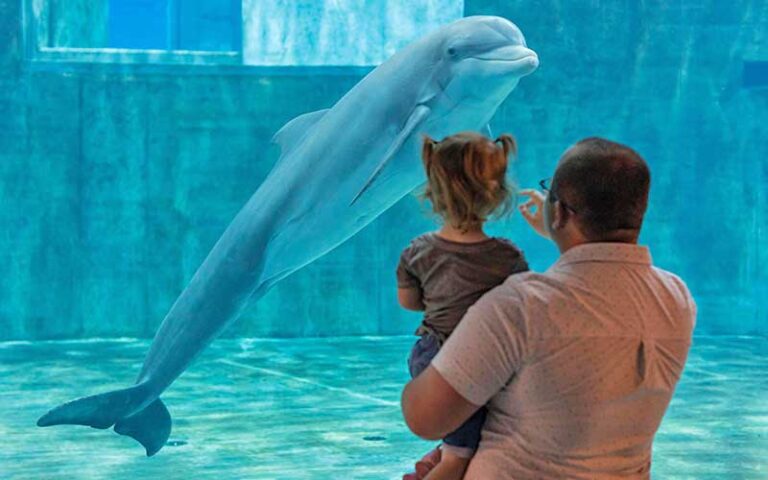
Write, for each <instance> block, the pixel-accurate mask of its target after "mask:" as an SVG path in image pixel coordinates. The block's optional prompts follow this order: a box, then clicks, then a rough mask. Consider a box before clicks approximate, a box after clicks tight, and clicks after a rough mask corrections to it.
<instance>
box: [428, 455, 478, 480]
mask: <svg viewBox="0 0 768 480" xmlns="http://www.w3.org/2000/svg"><path fill="white" fill-rule="evenodd" d="M469 460H470V459H469V458H463V457H459V456H456V455H454V454H452V453H450V452H446V451H445V450H443V454H442V457H441V458H440V463H438V464H437V466H436V467H435V468H433V469H432V470H431V471H430V472H429V473H428V474H427V476H426V477H424V480H461V479H462V478H464V472H465V471H466V470H467V465H469Z"/></svg>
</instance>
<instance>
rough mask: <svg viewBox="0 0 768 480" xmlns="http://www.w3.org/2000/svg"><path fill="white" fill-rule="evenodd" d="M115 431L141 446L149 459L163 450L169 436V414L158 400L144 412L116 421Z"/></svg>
mask: <svg viewBox="0 0 768 480" xmlns="http://www.w3.org/2000/svg"><path fill="white" fill-rule="evenodd" d="M115 431H116V432H117V433H119V434H120V435H126V436H129V437H131V438H133V439H134V440H136V441H137V442H139V443H140V444H142V445H143V446H144V448H146V449H147V456H148V457H151V456H152V455H154V454H156V453H157V452H158V451H159V450H160V449H161V448H163V445H165V442H167V441H168V437H169V436H170V435H171V414H170V413H168V409H167V408H165V405H164V404H163V402H162V400H160V399H159V398H158V399H157V400H155V401H154V402H152V403H150V404H149V406H148V407H147V408H145V409H144V410H141V411H140V412H138V413H136V414H134V415H131V416H130V417H126V418H123V419H121V420H118V422H117V423H116V424H115Z"/></svg>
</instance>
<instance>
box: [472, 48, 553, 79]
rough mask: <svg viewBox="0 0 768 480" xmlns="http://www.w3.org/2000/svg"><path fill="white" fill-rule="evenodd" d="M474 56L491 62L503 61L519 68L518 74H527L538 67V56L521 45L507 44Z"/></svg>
mask: <svg viewBox="0 0 768 480" xmlns="http://www.w3.org/2000/svg"><path fill="white" fill-rule="evenodd" d="M474 58H476V59H478V60H485V61H491V62H504V63H509V64H510V65H514V66H515V68H516V69H518V68H519V70H518V71H519V73H520V75H521V76H522V75H528V74H529V73H532V72H533V71H534V70H536V69H537V68H539V56H538V55H536V52H534V51H533V50H531V49H528V48H525V47H523V46H521V45H508V46H505V47H500V48H496V49H493V50H491V51H488V52H485V53H481V54H480V55H476V56H475V57H474Z"/></svg>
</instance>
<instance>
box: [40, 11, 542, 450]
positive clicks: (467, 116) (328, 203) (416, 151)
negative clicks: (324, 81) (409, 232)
mask: <svg viewBox="0 0 768 480" xmlns="http://www.w3.org/2000/svg"><path fill="white" fill-rule="evenodd" d="M537 67H538V57H537V55H536V53H535V52H533V51H532V50H529V49H528V48H527V47H526V43H525V39H524V38H523V34H522V33H521V31H520V30H519V29H518V28H517V27H516V26H515V25H514V24H513V23H511V22H510V21H508V20H506V19H504V18H500V17H492V16H476V17H467V18H463V19H460V20H457V21H455V22H453V23H451V24H448V25H446V26H444V27H442V28H439V29H437V30H435V31H433V32H431V33H429V34H427V35H425V36H424V37H422V38H421V39H419V40H417V41H415V42H413V43H411V44H410V45H409V46H407V47H406V48H404V49H402V50H401V51H399V52H398V53H396V54H395V55H393V56H392V57H391V58H389V59H388V60H387V61H386V62H384V63H383V64H381V65H380V66H378V67H377V68H376V69H374V70H373V71H371V72H370V73H369V74H368V75H367V76H366V77H365V78H363V79H362V80H361V81H360V82H359V83H358V84H357V85H355V86H354V87H353V88H352V89H351V90H350V91H349V92H348V93H347V94H346V95H344V97H342V98H341V99H340V100H339V101H338V102H337V103H336V104H335V105H334V106H333V107H332V108H330V109H328V110H322V111H318V112H312V113H308V114H305V115H301V116H299V117H297V118H295V119H293V120H291V121H290V122H289V123H288V124H286V125H285V126H284V127H283V128H282V129H281V130H280V131H279V132H277V133H276V134H275V136H274V138H273V141H274V142H275V143H277V144H278V145H279V146H280V147H281V150H282V154H281V156H280V159H279V160H278V161H277V163H276V164H275V166H274V167H273V168H272V170H271V171H270V173H269V175H268V176H267V177H266V179H265V180H264V182H263V183H262V184H261V185H260V186H259V188H258V190H256V192H255V193H254V194H253V196H251V198H250V200H249V201H248V202H247V203H246V204H245V206H244V207H243V208H242V210H240V212H239V213H238V214H237V215H236V216H235V218H234V220H233V221H232V222H231V223H230V225H229V226H228V227H227V229H226V230H225V231H224V233H223V234H222V236H221V238H220V239H219V240H218V241H217V242H216V244H215V245H214V247H213V249H212V250H211V252H210V253H209V254H208V256H207V258H206V259H205V261H204V262H203V264H202V265H201V266H200V267H199V268H198V270H197V272H196V273H195V275H194V276H193V278H192V280H191V281H190V283H189V285H188V286H187V287H186V288H185V289H184V291H183V292H182V293H181V295H180V296H179V297H178V299H177V300H176V301H175V302H174V304H173V306H172V307H171V309H170V311H169V312H168V314H167V315H166V317H165V319H164V320H163V322H162V324H161V325H160V328H159V329H158V331H157V333H156V335H155V337H154V340H153V342H152V344H151V346H150V347H149V352H148V353H147V356H146V359H145V361H144V365H143V367H142V369H141V372H140V374H139V376H138V379H137V380H136V383H135V384H134V385H133V386H131V387H128V388H125V389H122V390H116V391H111V392H108V393H102V394H98V395H93V396H89V397H83V398H79V399H77V400H73V401H71V402H68V403H65V404H63V405H60V406H58V407H56V408H54V409H53V410H51V411H49V412H48V413H46V414H45V415H43V416H42V417H41V418H40V419H39V420H38V422H37V424H38V425H39V426H50V425H60V424H73V425H88V426H91V427H94V428H109V427H111V426H113V425H114V430H115V431H116V432H117V433H119V434H121V435H128V436H130V437H132V438H134V439H136V440H137V441H139V442H140V443H141V444H142V445H143V446H144V447H145V448H146V453H147V455H148V456H151V455H154V454H155V453H156V452H157V451H159V450H160V449H161V448H162V447H163V445H165V443H166V441H167V439H168V437H169V435H170V432H171V417H170V414H169V413H168V410H167V409H166V408H165V405H164V404H163V402H162V401H161V400H160V398H159V396H160V394H161V393H162V392H163V391H164V390H165V389H166V388H168V386H169V385H171V383H173V381H174V380H175V379H176V378H177V377H178V376H179V375H181V374H182V372H184V370H185V369H186V368H187V367H188V366H189V365H190V364H191V363H192V361H193V360H194V359H195V358H196V357H197V356H198V355H199V354H200V352H202V351H203V350H204V349H205V348H206V347H207V346H208V345H209V344H210V343H211V342H212V341H213V339H215V338H216V337H217V336H218V335H219V334H220V333H221V331H222V330H223V329H224V328H225V327H227V326H228V325H229V324H230V323H232V322H233V321H234V320H235V319H236V318H237V317H238V316H239V314H240V312H241V311H242V310H243V308H244V307H245V306H246V305H247V303H248V302H249V301H253V300H255V299H258V298H260V297H261V296H263V295H264V294H265V293H266V292H267V291H268V290H269V289H270V288H271V287H272V286H273V285H275V283H277V282H278V281H280V280H281V279H283V278H285V277H286V276H287V275H289V274H291V273H292V272H295V271H296V270H298V269H300V268H301V267H303V266H304V265H307V264H308V263H310V262H312V261H313V260H315V259H317V258H319V257H321V256H323V255H324V254H326V253H328V252H329V251H330V250H332V249H333V248H335V247H336V246H338V245H339V244H341V243H343V242H344V241H345V240H347V239H349V238H350V237H352V236H353V235H355V233H357V232H358V231H359V230H360V229H362V228H363V227H365V226H366V225H367V224H369V223H370V222H371V221H372V220H374V219H375V218H376V217H377V216H379V215H380V214H381V213H382V212H384V211H385V210H387V209H388V208H389V207H391V206H392V205H393V204H394V203H396V202H397V201H398V200H400V199H401V198H402V197H403V196H405V195H407V194H408V193H409V192H411V191H412V190H413V189H414V188H416V187H418V186H419V185H420V184H422V183H423V182H424V181H425V177H424V173H423V167H422V164H421V159H420V152H421V141H422V135H423V134H428V135H430V136H431V137H433V138H438V139H439V138H443V137H445V136H447V135H450V134H453V133H456V132H459V131H465V130H474V131H484V129H485V128H486V127H487V124H488V122H489V120H490V119H491V117H492V116H493V115H494V113H495V112H496V109H497V108H498V107H499V105H500V104H501V103H502V102H503V101H504V100H505V99H506V98H507V96H508V95H509V94H510V92H512V90H513V89H514V88H515V86H517V83H518V81H519V79H520V78H521V77H523V76H525V75H528V74H530V73H531V72H533V71H534V70H535V69H536V68H537Z"/></svg>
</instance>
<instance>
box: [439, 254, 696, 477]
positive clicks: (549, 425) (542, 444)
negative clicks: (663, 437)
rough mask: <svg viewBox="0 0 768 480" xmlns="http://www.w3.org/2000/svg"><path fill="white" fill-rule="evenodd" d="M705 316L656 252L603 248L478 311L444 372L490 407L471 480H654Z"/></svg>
mask: <svg viewBox="0 0 768 480" xmlns="http://www.w3.org/2000/svg"><path fill="white" fill-rule="evenodd" d="M695 317H696V305H695V303H694V301H693V299H692V298H691V295H690V293H689V291H688V289H687V288H686V286H685V284H684V283H683V282H682V281H681V280H680V279H679V278H678V277H677V276H675V275H673V274H671V273H669V272H665V271H663V270H661V269H658V268H655V267H653V266H652V265H651V257H650V254H649V252H648V249H647V248H646V247H642V246H638V245H630V244H620V243H591V244H586V245H580V246H578V247H574V248H572V249H570V250H568V251H567V252H566V253H565V254H563V255H562V256H561V257H560V259H559V260H558V261H557V262H556V263H555V264H554V265H553V266H552V267H551V268H550V269H549V270H547V272H545V273H543V274H538V273H521V274H516V275H512V276H510V277H509V278H508V279H507V280H506V281H505V282H504V283H503V284H501V285H499V286H498V287H496V288H494V289H493V290H491V291H489V292H488V293H486V294H485V295H484V296H483V297H481V298H480V300H478V301H477V303H475V304H474V305H473V306H472V307H470V308H469V310H468V311H467V313H466V315H465V316H464V318H463V319H462V321H461V322H460V323H459V326H458V327H457V328H456V330H455V332H454V334H453V335H452V336H451V337H450V338H449V339H448V341H447V342H446V344H445V345H444V346H443V348H442V349H441V350H440V352H439V354H438V355H437V357H435V359H434V360H433V361H432V365H433V366H434V367H435V368H436V369H437V370H438V371H439V372H440V374H441V375H442V376H443V377H444V378H445V379H446V381H447V382H448V383H449V384H451V386H453V387H454V388H455V389H456V391H458V392H459V393H460V394H461V395H462V396H463V397H464V398H466V399H467V400H469V401H470V402H472V403H474V404H475V405H483V404H486V403H488V409H489V411H488V417H487V420H486V423H485V426H484V427H483V434H482V440H481V442H480V447H479V449H478V451H477V454H476V455H475V457H474V458H473V459H472V461H471V463H470V465H469V469H468V471H467V473H466V476H465V477H464V478H465V480H474V479H482V480H488V479H494V480H502V479H515V480H524V479H534V478H535V479H543V478H545V479H549V478H551V479H561V478H569V479H589V480H599V479H615V478H633V479H635V478H637V479H645V478H649V477H650V465H651V443H652V441H653V436H654V435H655V433H656V430H657V429H658V427H659V424H660V423H661V419H662V417H663V416H664V412H665V411H666V409H667V406H668V405H669V402H670V400H671V398H672V394H673V392H674V388H675V385H676V384H677V381H678V380H679V379H680V375H681V373H682V371H683V366H684V365H685V361H686V358H687V356H688V349H689V347H690V344H691V334H692V331H693V327H694V323H695Z"/></svg>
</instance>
